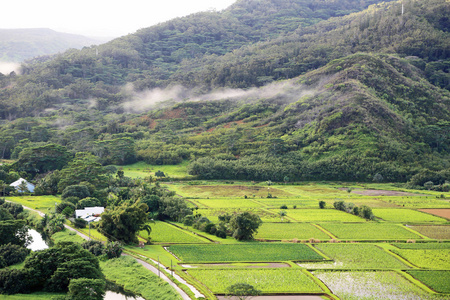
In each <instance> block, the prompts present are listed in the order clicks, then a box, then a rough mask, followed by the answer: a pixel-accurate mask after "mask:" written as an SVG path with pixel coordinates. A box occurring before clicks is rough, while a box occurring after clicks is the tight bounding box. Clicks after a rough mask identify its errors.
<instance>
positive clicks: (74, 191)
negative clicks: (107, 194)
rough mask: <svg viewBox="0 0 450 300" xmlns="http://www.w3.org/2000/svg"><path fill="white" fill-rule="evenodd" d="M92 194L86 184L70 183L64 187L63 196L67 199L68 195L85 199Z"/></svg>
mask: <svg viewBox="0 0 450 300" xmlns="http://www.w3.org/2000/svg"><path fill="white" fill-rule="evenodd" d="M89 196H90V192H89V189H88V187H87V186H85V185H69V186H67V187H65V188H64V190H63V192H62V194H61V198H62V199H66V198H68V197H77V198H78V199H84V198H87V197H89Z"/></svg>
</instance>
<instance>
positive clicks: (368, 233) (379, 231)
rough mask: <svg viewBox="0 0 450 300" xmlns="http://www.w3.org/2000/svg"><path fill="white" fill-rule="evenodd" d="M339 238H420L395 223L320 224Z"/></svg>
mask: <svg viewBox="0 0 450 300" xmlns="http://www.w3.org/2000/svg"><path fill="white" fill-rule="evenodd" d="M320 226H322V227H323V228H325V229H326V230H328V231H329V232H331V233H332V234H333V235H335V236H336V237H338V238H340V239H346V240H396V239H400V240H401V239H420V236H419V235H417V234H415V233H413V232H411V231H409V230H407V229H405V228H404V227H402V226H400V225H395V224H379V223H369V222H368V223H362V224H331V223H323V224H320Z"/></svg>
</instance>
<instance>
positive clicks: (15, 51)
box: [0, 28, 105, 62]
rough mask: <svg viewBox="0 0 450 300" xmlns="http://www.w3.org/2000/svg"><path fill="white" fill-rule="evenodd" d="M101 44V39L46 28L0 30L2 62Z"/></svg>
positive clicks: (21, 60) (22, 59) (0, 56)
mask: <svg viewBox="0 0 450 300" xmlns="http://www.w3.org/2000/svg"><path fill="white" fill-rule="evenodd" d="M103 41H105V40H103ZM101 42H102V40H100V39H93V38H88V37H85V36H81V35H76V34H68V33H62V32H56V31H54V30H51V29H46V28H33V29H0V61H5V62H23V61H25V60H27V59H31V58H34V57H37V56H42V55H50V54H56V53H58V52H63V51H65V50H67V49H70V48H76V49H81V48H82V47H84V46H91V45H95V44H99V43H101Z"/></svg>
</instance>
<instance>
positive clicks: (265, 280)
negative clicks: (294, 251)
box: [187, 268, 323, 293]
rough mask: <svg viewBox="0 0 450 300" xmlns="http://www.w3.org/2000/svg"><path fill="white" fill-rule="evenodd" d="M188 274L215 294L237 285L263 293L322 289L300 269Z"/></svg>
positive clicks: (206, 271) (208, 271) (309, 291)
mask: <svg viewBox="0 0 450 300" xmlns="http://www.w3.org/2000/svg"><path fill="white" fill-rule="evenodd" d="M187 272H188V274H189V275H191V276H193V277H194V278H195V279H196V280H198V281H200V282H202V283H203V284H205V285H206V286H207V287H208V288H209V289H210V290H211V291H212V292H213V293H225V292H226V289H227V287H228V286H230V285H233V284H236V283H247V284H250V285H253V286H254V287H255V288H256V289H259V290H261V291H262V292H263V293H320V292H323V291H322V289H321V288H320V287H319V286H318V285H317V284H316V283H315V282H314V281H313V280H312V279H311V277H309V276H308V275H306V274H305V273H304V272H303V271H302V270H300V269H292V268H288V269H284V268H283V269H247V270H243V269H234V270H229V269H223V270H218V269H214V270H211V269H208V270H206V269H204V270H196V269H189V270H188V271H187Z"/></svg>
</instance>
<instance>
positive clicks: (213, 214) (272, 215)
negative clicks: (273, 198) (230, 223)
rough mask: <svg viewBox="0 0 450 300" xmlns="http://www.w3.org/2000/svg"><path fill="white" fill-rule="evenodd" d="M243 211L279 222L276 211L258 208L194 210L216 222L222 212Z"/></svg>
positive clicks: (262, 218)
mask: <svg viewBox="0 0 450 300" xmlns="http://www.w3.org/2000/svg"><path fill="white" fill-rule="evenodd" d="M245 211H248V212H251V213H254V214H257V215H258V216H259V217H260V218H261V220H262V221H263V222H280V216H278V214H277V211H273V212H272V211H268V210H265V209H258V208H256V209H255V208H234V209H233V208H221V209H220V208H216V209H198V210H196V211H195V212H196V213H198V214H201V215H202V216H203V217H207V218H208V219H209V220H210V221H211V222H213V223H218V222H219V216H220V215H224V214H230V215H233V214H238V213H243V212H245Z"/></svg>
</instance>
